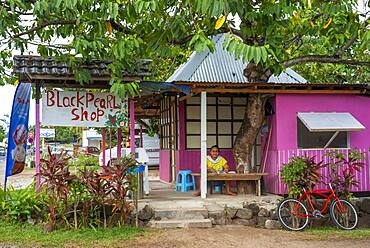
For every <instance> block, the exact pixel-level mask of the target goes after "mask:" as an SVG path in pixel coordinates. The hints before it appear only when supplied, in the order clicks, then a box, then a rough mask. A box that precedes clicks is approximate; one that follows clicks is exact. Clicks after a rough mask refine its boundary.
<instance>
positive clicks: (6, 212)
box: [0, 184, 46, 222]
mask: <svg viewBox="0 0 370 248" xmlns="http://www.w3.org/2000/svg"><path fill="white" fill-rule="evenodd" d="M45 201H46V195H45V194H43V192H41V193H36V190H35V185H34V184H31V185H29V186H28V187H27V188H24V189H14V188H10V189H7V190H6V191H4V190H3V189H0V214H1V216H2V218H3V220H5V221H9V222H19V221H27V220H29V219H31V218H33V219H38V217H42V216H37V215H38V214H40V212H41V210H42V209H43V206H44V205H45Z"/></svg>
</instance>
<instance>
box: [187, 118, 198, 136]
mask: <svg viewBox="0 0 370 248" xmlns="http://www.w3.org/2000/svg"><path fill="white" fill-rule="evenodd" d="M186 131H187V133H188V134H200V122H194V121H188V122H186Z"/></svg>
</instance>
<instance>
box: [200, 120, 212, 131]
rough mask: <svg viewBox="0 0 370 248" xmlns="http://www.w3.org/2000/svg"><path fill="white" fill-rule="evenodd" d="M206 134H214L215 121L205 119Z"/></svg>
mask: <svg viewBox="0 0 370 248" xmlns="http://www.w3.org/2000/svg"><path fill="white" fill-rule="evenodd" d="M199 125H200V123H199ZM199 133H200V132H199ZM207 134H216V122H210V121H207Z"/></svg>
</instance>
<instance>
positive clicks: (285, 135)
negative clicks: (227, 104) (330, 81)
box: [275, 94, 370, 150]
mask: <svg viewBox="0 0 370 248" xmlns="http://www.w3.org/2000/svg"><path fill="white" fill-rule="evenodd" d="M369 110H370V97H364V96H356V95H324V94H320V95H319V94H311V95H309V94H307V95H301V94H299V95H298V94H278V95H277V96H276V106H275V111H276V119H277V120H276V121H277V123H276V124H277V125H276V129H275V130H276V131H277V133H276V135H277V137H276V138H277V144H276V148H277V149H279V150H282V149H296V148H297V112H349V113H351V114H352V115H353V116H354V117H355V118H356V119H357V120H358V121H360V122H361V123H362V125H364V126H365V127H366V130H364V131H360V132H351V133H350V144H351V147H358V148H365V147H370V139H367V138H365V137H370V114H369Z"/></svg>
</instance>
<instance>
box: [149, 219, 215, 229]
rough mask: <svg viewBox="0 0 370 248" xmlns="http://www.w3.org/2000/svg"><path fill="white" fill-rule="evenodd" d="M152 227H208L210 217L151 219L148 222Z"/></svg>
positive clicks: (209, 225) (210, 222) (210, 224)
mask: <svg viewBox="0 0 370 248" xmlns="http://www.w3.org/2000/svg"><path fill="white" fill-rule="evenodd" d="M149 223H150V227H152V228H210V227H212V221H211V220H210V219H189V220H152V221H150V222H149Z"/></svg>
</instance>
